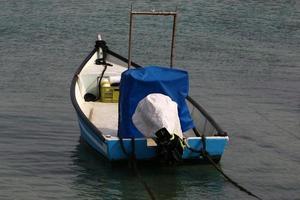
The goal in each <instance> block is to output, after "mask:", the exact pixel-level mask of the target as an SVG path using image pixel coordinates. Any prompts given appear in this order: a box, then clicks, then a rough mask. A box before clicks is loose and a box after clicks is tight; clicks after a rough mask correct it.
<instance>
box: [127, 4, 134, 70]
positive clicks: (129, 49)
mask: <svg viewBox="0 0 300 200" xmlns="http://www.w3.org/2000/svg"><path fill="white" fill-rule="evenodd" d="M132 18H133V16H132V5H131V10H130V25H129V39H128V69H129V68H130V66H131V31H132V20H133V19H132Z"/></svg>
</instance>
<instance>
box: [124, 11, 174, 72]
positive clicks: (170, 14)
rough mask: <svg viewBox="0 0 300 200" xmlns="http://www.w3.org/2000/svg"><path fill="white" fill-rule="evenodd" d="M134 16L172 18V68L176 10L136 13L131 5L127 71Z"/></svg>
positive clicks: (171, 62) (129, 62)
mask: <svg viewBox="0 0 300 200" xmlns="http://www.w3.org/2000/svg"><path fill="white" fill-rule="evenodd" d="M134 15H149V16H154V15H156V16H173V31H172V44H171V56H170V67H171V68H172V67H173V60H174V49H175V31H176V17H177V8H176V12H155V11H152V12H136V11H132V5H131V10H130V22H129V23H130V24H129V36H128V37H129V39H128V69H129V68H130V66H131V41H132V28H133V16H134Z"/></svg>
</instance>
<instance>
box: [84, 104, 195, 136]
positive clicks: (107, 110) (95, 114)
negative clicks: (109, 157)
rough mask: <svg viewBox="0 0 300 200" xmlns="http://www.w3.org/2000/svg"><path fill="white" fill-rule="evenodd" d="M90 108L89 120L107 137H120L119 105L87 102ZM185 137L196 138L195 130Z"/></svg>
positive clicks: (185, 133)
mask: <svg viewBox="0 0 300 200" xmlns="http://www.w3.org/2000/svg"><path fill="white" fill-rule="evenodd" d="M85 104H87V105H88V107H90V112H89V115H88V118H89V120H90V121H91V122H92V123H93V124H94V125H95V126H96V127H97V128H98V129H99V130H100V131H101V132H102V133H103V134H104V135H105V136H107V137H117V135H118V103H103V102H85ZM183 134H184V137H186V138H188V137H194V136H195V134H194V132H193V130H192V129H191V130H188V131H186V132H184V133H183Z"/></svg>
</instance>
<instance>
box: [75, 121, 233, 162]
mask: <svg viewBox="0 0 300 200" xmlns="http://www.w3.org/2000/svg"><path fill="white" fill-rule="evenodd" d="M78 119H79V126H80V131H81V137H82V138H83V139H84V141H85V142H86V143H87V144H89V145H90V146H91V147H92V148H93V149H95V150H96V151H97V152H99V153H100V154H102V155H103V156H104V157H106V158H107V159H108V160H110V161H118V160H125V159H128V156H127V155H126V154H125V153H124V151H123V150H122V148H121V144H120V141H119V140H118V139H111V138H109V139H105V140H102V139H101V138H100V137H99V136H98V135H97V133H95V132H94V131H93V130H92V129H91V128H90V127H89V126H88V125H87V124H85V122H84V120H82V119H80V117H79V116H78ZM187 143H188V145H189V146H190V147H191V148H193V149H195V150H200V149H201V148H202V141H201V138H199V137H191V138H188V140H187ZM123 144H124V148H125V150H126V153H127V154H129V155H130V154H131V153H132V146H131V139H123ZM227 144H228V137H207V138H206V150H207V152H208V153H209V155H210V156H211V157H214V158H217V159H218V160H219V159H221V156H222V154H223V152H224V149H225V147H226V145H227ZM135 149H136V150H135V156H136V158H137V159H138V160H152V159H155V157H156V151H155V146H147V140H146V139H143V138H136V139H135ZM182 158H183V159H184V160H194V161H196V160H203V157H202V156H201V155H200V153H195V152H192V151H190V150H189V149H187V148H185V149H184V152H183V155H182Z"/></svg>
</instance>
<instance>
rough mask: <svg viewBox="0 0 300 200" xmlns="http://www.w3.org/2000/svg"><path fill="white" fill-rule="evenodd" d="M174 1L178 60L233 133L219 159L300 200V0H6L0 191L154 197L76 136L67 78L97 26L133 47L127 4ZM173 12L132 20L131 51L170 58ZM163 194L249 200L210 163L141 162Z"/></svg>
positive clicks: (158, 59) (1, 16) (118, 44)
mask: <svg viewBox="0 0 300 200" xmlns="http://www.w3.org/2000/svg"><path fill="white" fill-rule="evenodd" d="M131 4H133V7H134V8H136V7H137V8H138V9H140V8H143V10H151V9H154V8H155V9H157V10H175V8H176V6H177V10H178V13H179V16H178V23H177V27H176V28H177V32H176V50H175V52H176V56H175V65H176V67H178V68H182V69H185V70H187V71H188V72H189V76H190V95H191V96H192V97H193V98H194V99H196V100H197V101H198V102H199V103H200V104H201V105H202V106H203V107H204V108H206V110H207V111H208V112H209V113H210V114H211V115H212V116H213V117H214V118H215V120H216V121H217V122H218V123H219V124H220V125H221V126H222V128H223V129H224V130H226V131H227V132H228V134H229V136H230V141H229V145H228V147H227V148H226V150H225V153H224V155H223V157H222V160H221V167H222V168H223V170H224V171H225V172H226V173H227V174H228V175H229V176H230V177H231V178H233V179H234V180H236V181H237V182H238V183H240V184H241V185H242V186H244V187H245V188H247V189H248V190H250V191H252V192H253V193H254V194H256V195H258V196H260V197H261V198H263V199H300V2H299V1H297V0H273V1H269V0H267V1H262V0H246V1H241V0H235V1H234V0H225V1H216V0H213V1H205V0H199V1H179V0H174V1H172V2H168V3H167V2H164V1H160V0H156V1H144V2H138V1H128V0H124V1H116V0H111V1H96V0H91V1H83V0H72V1H66V0H52V1H48V0H20V1H12V0H1V1H0V74H1V75H0V91H1V93H0V199H5V200H6V199H8V200H10V199H22V200H23V199H149V197H148V196H147V193H146V191H145V190H144V188H143V186H142V185H141V184H140V182H139V181H138V179H137V178H136V177H135V176H134V175H133V172H132V170H130V169H129V168H128V167H127V166H126V165H125V166H118V165H111V164H110V163H108V162H107V161H106V160H105V159H103V158H101V157H99V156H98V155H97V154H95V153H94V152H93V151H91V150H90V149H89V148H87V147H86V146H85V145H83V144H81V143H80V142H79V135H80V133H79V127H78V124H77V118H76V113H75V111H74V109H73V107H72V105H71V101H70V97H69V86H70V82H71V79H72V76H73V74H74V72H75V71H76V68H77V67H78V66H79V65H80V63H81V62H82V61H83V59H84V58H85V57H86V56H87V54H88V53H89V52H90V51H91V50H92V48H93V46H94V41H95V39H96V36H97V34H98V33H101V34H102V37H103V38H104V39H105V40H106V41H107V43H108V46H109V47H110V48H111V49H112V50H114V51H116V52H118V53H120V54H121V55H124V56H126V55H127V47H128V26H129V15H128V13H129V10H130V6H131ZM171 23H172V20H171V18H167V17H166V18H155V17H154V18H151V19H149V18H145V17H140V18H136V19H135V25H134V33H133V35H134V39H133V60H134V61H136V62H138V63H139V64H142V65H153V64H160V65H165V66H167V65H168V64H169V53H170V38H171V35H170V34H171V31H170V27H171ZM139 168H140V171H141V174H142V176H143V178H144V180H145V181H146V182H147V183H148V185H149V186H150V187H151V189H152V190H153V192H154V193H155V195H156V197H157V199H253V198H252V197H250V196H248V195H247V194H245V193H243V192H241V191H240V190H238V189H236V188H235V187H233V186H232V185H231V184H230V183H229V182H227V181H225V180H224V179H223V177H222V176H221V175H220V174H219V173H218V172H217V171H216V170H215V169H214V168H213V167H212V166H209V165H187V166H173V167H167V166H147V165H145V166H144V165H142V166H139Z"/></svg>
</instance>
